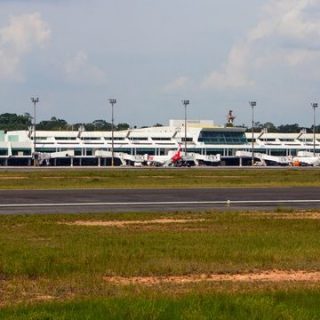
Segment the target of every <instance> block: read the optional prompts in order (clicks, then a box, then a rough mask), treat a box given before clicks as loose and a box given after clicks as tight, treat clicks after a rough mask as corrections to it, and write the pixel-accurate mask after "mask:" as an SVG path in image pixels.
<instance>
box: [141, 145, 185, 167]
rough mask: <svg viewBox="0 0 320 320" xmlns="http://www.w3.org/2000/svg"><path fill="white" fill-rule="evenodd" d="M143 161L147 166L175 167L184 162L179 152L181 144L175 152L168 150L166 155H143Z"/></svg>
mask: <svg viewBox="0 0 320 320" xmlns="http://www.w3.org/2000/svg"><path fill="white" fill-rule="evenodd" d="M144 160H145V161H146V163H147V165H148V166H152V165H153V166H163V167H168V166H175V165H178V164H180V163H181V162H183V161H184V157H183V155H182V152H181V144H179V146H178V149H177V150H176V151H173V150H170V151H169V152H168V154H167V155H163V156H154V155H148V154H146V155H145V158H144Z"/></svg>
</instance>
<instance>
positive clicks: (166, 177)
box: [137, 176, 174, 179]
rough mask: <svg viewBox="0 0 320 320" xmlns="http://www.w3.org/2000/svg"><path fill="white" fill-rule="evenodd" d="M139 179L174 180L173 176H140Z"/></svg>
mask: <svg viewBox="0 0 320 320" xmlns="http://www.w3.org/2000/svg"><path fill="white" fill-rule="evenodd" d="M137 178H142V179H148V178H159V179H174V177H172V176H138V177H137Z"/></svg>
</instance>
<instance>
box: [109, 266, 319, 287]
mask: <svg viewBox="0 0 320 320" xmlns="http://www.w3.org/2000/svg"><path fill="white" fill-rule="evenodd" d="M103 280H105V281H107V282H108V283H113V284H117V285H136V284H141V285H146V286H151V285H158V284H162V283H172V284H188V283H198V282H225V281H228V282H287V281H290V282H292V281H295V282H297V281H299V282H320V272H319V271H314V272H308V271H303V270H299V271H283V270H271V271H263V272H257V273H239V274H214V273H213V274H200V275H199V274H194V275H192V274H191V275H183V276H148V277H120V276H105V277H103Z"/></svg>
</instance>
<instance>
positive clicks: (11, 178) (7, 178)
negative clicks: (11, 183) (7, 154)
mask: <svg viewBox="0 0 320 320" xmlns="http://www.w3.org/2000/svg"><path fill="white" fill-rule="evenodd" d="M23 179H28V177H20V176H13V177H9V176H8V177H1V176H0V180H23Z"/></svg>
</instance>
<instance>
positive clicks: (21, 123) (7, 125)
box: [0, 113, 320, 133]
mask: <svg viewBox="0 0 320 320" xmlns="http://www.w3.org/2000/svg"><path fill="white" fill-rule="evenodd" d="M32 125H33V118H32V116H31V115H30V114H29V113H25V114H23V115H17V114H15V113H3V114H0V130H5V131H9V130H28V129H29V128H30V127H31V126H32ZM154 126H158V127H159V126H162V124H160V123H156V124H155V125H154ZM81 127H82V128H84V129H85V130H86V131H111V130H112V124H111V123H110V122H107V121H105V120H102V119H100V120H94V121H93V122H88V123H74V124H69V123H68V122H67V121H66V120H63V119H59V118H56V117H51V119H50V120H42V121H40V122H39V123H37V125H36V129H37V130H45V131H51V130H52V131H72V130H74V131H77V130H79V129H80V128H81ZM243 127H245V126H243ZM129 128H130V125H129V124H128V123H118V124H115V125H114V130H127V129H129ZM133 128H136V126H134V127H133ZM142 128H145V126H144V127H142ZM263 129H266V130H267V131H268V132H280V133H281V132H287V133H297V132H300V131H301V130H302V129H306V130H307V132H312V131H313V126H311V127H310V128H306V127H301V126H300V125H299V124H297V123H294V124H281V125H279V126H276V125H274V124H273V123H272V122H266V123H260V122H255V123H254V131H255V132H260V131H262V130H263ZM319 129H320V126H317V127H316V130H317V132H319ZM247 131H251V128H247Z"/></svg>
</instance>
